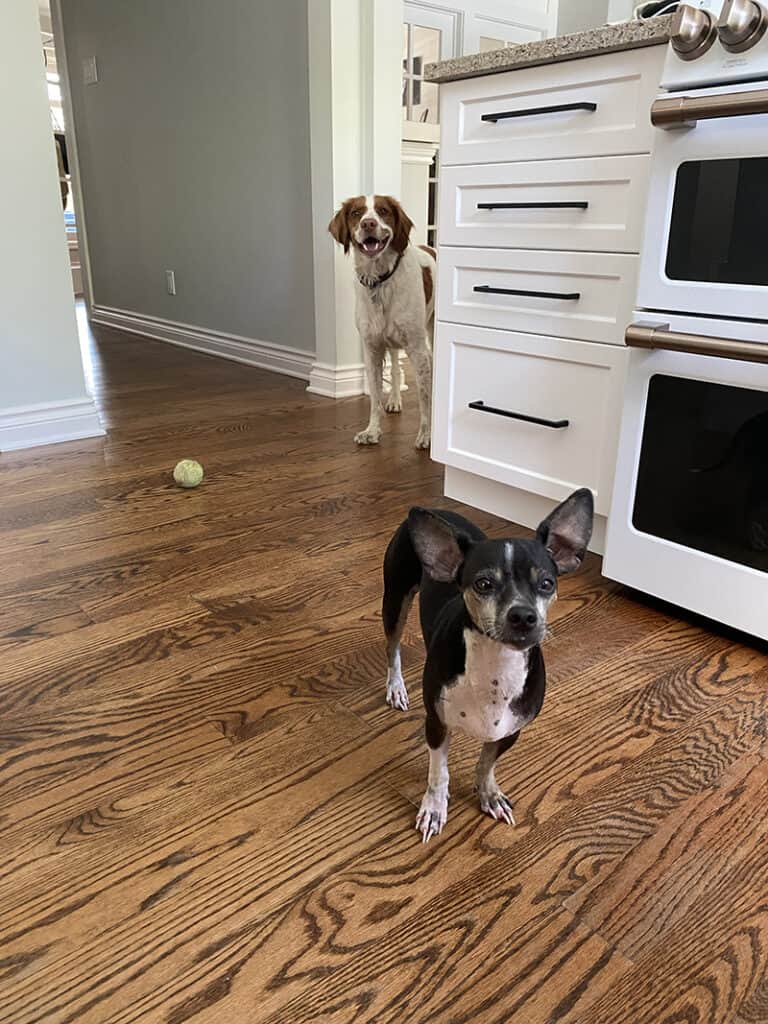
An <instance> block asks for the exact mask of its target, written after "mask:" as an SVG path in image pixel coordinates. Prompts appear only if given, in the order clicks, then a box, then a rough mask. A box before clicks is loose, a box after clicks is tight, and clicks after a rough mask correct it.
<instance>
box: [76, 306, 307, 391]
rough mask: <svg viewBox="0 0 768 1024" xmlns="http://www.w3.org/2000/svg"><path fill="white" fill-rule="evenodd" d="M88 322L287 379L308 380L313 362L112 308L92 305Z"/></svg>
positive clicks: (277, 348)
mask: <svg viewBox="0 0 768 1024" xmlns="http://www.w3.org/2000/svg"><path fill="white" fill-rule="evenodd" d="M91 320H92V321H93V323H96V324H102V325H103V326H104V327H115V328H117V329H118V330H121V331H128V333H129V334H141V335H143V336H144V337H146V338H154V339H156V340H157V341H167V342H170V344H171V345H181V346H182V347H183V348H191V349H194V350H195V351H196V352H204V353H205V354H206V355H209V356H219V357H220V358H222V359H232V360H234V361H235V362H238V363H246V364H247V365H248V366H257V367H258V368H259V369H261V370H272V371H273V372H274V373H282V374H285V376H287V377H300V378H301V379H302V380H309V377H310V370H311V369H312V364H313V363H314V359H315V357H314V355H313V354H312V353H311V352H303V351H302V350H301V349H298V348H290V347H289V346H287V345H274V344H273V343H272V342H270V341H257V340H256V339H255V338H244V337H241V336H240V335H237V334H224V333H223V332H221V331H211V330H208V328H206V327H195V326H194V325H193V324H181V323H176V322H175V321H173V320H163V319H161V318H160V317H154V316H144V315H143V314H141V313H132V312H130V311H129V310H126V309H114V308H113V307H111V306H98V305H94V306H93V308H92V310H91Z"/></svg>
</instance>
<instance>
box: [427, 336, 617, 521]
mask: <svg viewBox="0 0 768 1024" xmlns="http://www.w3.org/2000/svg"><path fill="white" fill-rule="evenodd" d="M627 357H628V352H627V350H626V349H623V348H618V347H612V346H610V345H591V344H587V343H585V342H574V341H566V340H564V339H562V338H543V337H538V336H535V335H529V334H521V333H516V332H511V331H488V330H483V329H482V328H477V327H465V326H461V325H457V324H444V323H441V324H438V328H437V334H436V338H435V384H436V394H437V396H438V398H439V400H438V401H436V403H435V408H434V415H433V430H432V438H433V440H432V455H433V457H434V458H435V459H437V460H438V461H440V462H443V463H445V464H446V465H448V466H454V467H455V468H457V469H463V470H466V471H468V472H470V473H475V474H477V475H479V476H482V477H489V478H491V479H493V480H497V481H499V482H500V483H504V484H508V485H510V486H513V487H519V488H522V489H524V490H526V491H531V492H533V493H534V494H539V495H542V496H544V497H547V498H551V499H553V500H555V501H559V500H562V499H563V498H565V497H567V496H568V494H570V493H571V491H573V490H574V489H575V488H577V487H589V488H591V489H592V491H594V493H595V507H596V511H597V512H598V513H599V514H601V515H605V514H607V512H608V506H609V502H610V492H611V486H612V481H613V465H614V460H615V455H616V443H617V438H618V429H619V417H620V411H621V395H622V388H623V381H624V373H625V367H626V363H627ZM478 401H479V402H483V403H484V406H485V407H486V408H489V407H490V408H492V409H495V410H499V412H487V411H481V410H479V409H472V408H470V403H477V402H478ZM502 412H506V413H514V414H517V415H522V416H526V417H530V418H533V419H541V420H546V421H550V422H554V423H562V421H567V423H568V425H567V426H557V427H555V426H547V425H544V424H541V423H536V422H528V421H525V420H520V419H515V418H511V417H510V416H506V415H502V414H501V413H502Z"/></svg>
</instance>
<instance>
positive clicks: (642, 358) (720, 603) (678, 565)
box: [603, 313, 768, 640]
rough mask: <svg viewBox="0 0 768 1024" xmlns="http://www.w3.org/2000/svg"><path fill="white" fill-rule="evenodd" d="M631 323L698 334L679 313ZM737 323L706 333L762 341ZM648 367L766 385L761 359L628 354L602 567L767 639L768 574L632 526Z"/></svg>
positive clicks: (697, 326)
mask: <svg viewBox="0 0 768 1024" xmlns="http://www.w3.org/2000/svg"><path fill="white" fill-rule="evenodd" d="M670 320H671V322H670ZM637 321H638V322H640V321H643V322H645V323H650V322H653V323H654V324H655V325H656V326H659V325H661V324H662V323H670V329H671V330H673V331H691V332H693V333H699V334H701V333H704V332H703V330H702V322H701V321H698V322H697V321H695V320H692V318H687V317H673V318H667V319H666V320H661V319H658V318H657V319H655V320H653V321H649V319H648V317H647V315H646V316H645V317H644V316H643V314H642V313H638V314H637ZM743 326H744V325H741V324H734V323H730V324H729V323H725V322H723V321H718V322H716V323H714V322H713V324H712V330H711V334H712V335H713V336H717V337H736V338H742V339H743V340H763V341H765V340H766V334H765V332H766V328H765V325H751V326H752V327H757V326H762V332H763V333H762V338H758V337H754V332H753V333H752V336H748V332H745V331H744V330H743V329H742V328H743ZM707 333H710V332H709V331H707ZM656 373H666V374H671V375H675V376H684V377H689V378H692V379H699V380H708V381H713V382H716V383H724V384H733V385H734V386H738V387H748V388H754V389H758V390H765V391H768V365H761V364H758V363H746V362H738V361H735V360H729V359H718V358H713V357H711V356H698V355H690V354H688V353H681V352H668V351H653V352H649V351H643V350H634V351H632V352H631V353H630V365H629V372H628V376H627V384H626V390H625V396H624V397H625V400H624V415H623V420H622V429H621V435H620V439H619V453H618V459H617V466H616V477H615V483H614V491H613V501H612V505H611V512H610V515H609V517H608V532H607V537H606V550H605V560H604V563H603V572H604V574H605V575H606V576H608V577H609V578H610V579H613V580H616V581H617V582H620V583H624V584H626V585H628V586H631V587H635V588H636V589H638V590H642V591H644V592H645V593H648V594H652V595H653V596H655V597H659V598H661V599H663V600H666V601H670V602H672V603H673V604H676V605H679V606H681V607H683V608H688V609H690V610H691V611H694V612H698V613H699V614H701V615H705V616H707V617H709V618H711V619H715V620H716V621H718V622H722V623H725V624H727V625H730V626H733V627H735V628H736V629H741V630H744V631H745V632H747V633H751V634H753V635H754V636H758V637H761V638H762V639H766V640H768V574H766V573H763V572H761V571H759V570H757V569H753V568H751V567H749V566H746V565H738V564H736V563H733V562H729V561H727V560H726V559H724V558H720V557H718V556H715V555H711V554H707V553H704V552H699V551H696V550H694V549H692V548H687V547H684V546H683V545H681V544H676V543H674V542H672V541H668V540H663V539H661V538H658V537H653V536H651V535H649V534H644V533H641V532H640V531H638V530H636V529H635V527H634V526H633V524H632V508H633V504H634V497H635V487H636V481H637V469H638V464H639V459H640V442H641V439H642V431H643V423H644V418H645V406H646V399H647V392H648V381H649V379H650V377H651V376H652V375H653V374H656Z"/></svg>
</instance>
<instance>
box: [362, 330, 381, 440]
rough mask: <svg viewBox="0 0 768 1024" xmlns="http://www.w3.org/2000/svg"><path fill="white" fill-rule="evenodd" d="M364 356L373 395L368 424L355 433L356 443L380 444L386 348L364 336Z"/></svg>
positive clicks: (366, 372)
mask: <svg viewBox="0 0 768 1024" xmlns="http://www.w3.org/2000/svg"><path fill="white" fill-rule="evenodd" d="M363 358H364V360H365V375H366V377H367V378H368V391H369V392H370V396H371V414H370V418H369V420H368V426H367V427H366V428H365V430H361V431H360V433H359V434H355V443H356V444H378V443H379V440H380V439H381V406H382V399H383V395H384V383H383V374H384V348H383V346H381V345H377V344H376V343H375V342H372V341H370V339H368V338H363Z"/></svg>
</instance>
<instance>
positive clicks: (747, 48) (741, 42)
mask: <svg viewBox="0 0 768 1024" xmlns="http://www.w3.org/2000/svg"><path fill="white" fill-rule="evenodd" d="M762 79H765V80H767V81H768V0H688V2H687V3H682V4H680V6H679V7H678V9H677V12H676V14H675V19H674V22H673V25H672V32H671V38H670V43H669V46H668V48H667V59H666V62H665V65H664V72H663V75H662V79H661V87H662V89H668V90H677V89H696V88H703V87H705V86H710V85H720V84H732V83H737V82H753V81H759V80H762Z"/></svg>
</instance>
